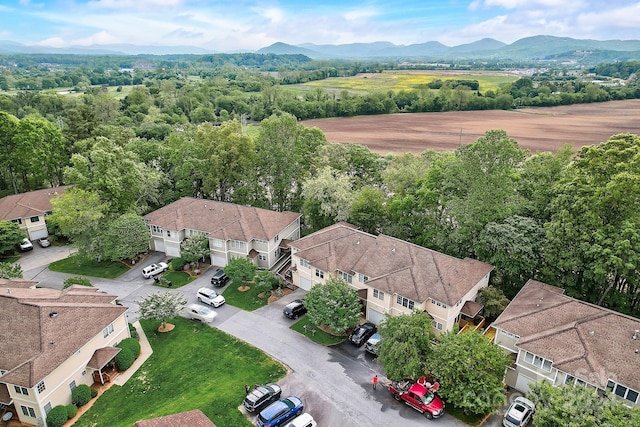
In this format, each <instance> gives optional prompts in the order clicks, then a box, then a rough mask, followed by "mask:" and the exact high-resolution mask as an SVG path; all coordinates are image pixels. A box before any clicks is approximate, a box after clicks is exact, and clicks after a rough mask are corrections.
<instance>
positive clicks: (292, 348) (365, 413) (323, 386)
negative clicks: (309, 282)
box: [20, 246, 501, 427]
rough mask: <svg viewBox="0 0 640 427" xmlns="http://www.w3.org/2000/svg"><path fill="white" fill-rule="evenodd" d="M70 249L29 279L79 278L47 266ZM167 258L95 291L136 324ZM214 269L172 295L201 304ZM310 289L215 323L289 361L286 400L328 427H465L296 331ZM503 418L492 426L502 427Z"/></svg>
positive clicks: (44, 261) (344, 353)
mask: <svg viewBox="0 0 640 427" xmlns="http://www.w3.org/2000/svg"><path fill="white" fill-rule="evenodd" d="M69 253H70V252H69V249H68V248H67V247H56V246H52V247H50V248H39V247H38V248H35V249H34V250H33V251H31V252H29V253H27V254H24V255H23V257H22V259H21V260H20V263H21V265H22V266H23V271H24V277H25V278H27V279H33V280H38V281H39V282H40V285H41V286H46V287H51V288H56V289H61V288H62V281H63V280H64V279H65V278H66V277H69V276H71V275H68V274H62V273H55V272H52V271H50V270H48V269H47V265H48V264H49V263H50V262H53V261H55V260H57V259H61V258H65V257H66V256H68V255H69ZM163 260H165V257H164V255H163V254H160V253H151V254H150V255H149V256H148V257H147V258H146V259H145V260H144V261H143V262H141V263H140V265H139V266H137V267H135V268H133V269H131V271H129V272H127V273H126V274H124V275H122V276H120V277H118V278H117V279H115V280H109V279H98V278H93V277H91V278H90V280H91V282H92V283H93V284H94V286H96V287H98V288H99V289H100V290H103V291H105V292H107V293H110V294H112V295H117V296H118V300H119V301H120V303H122V304H123V305H125V306H127V307H129V310H128V311H127V317H128V320H129V322H134V321H135V320H137V319H138V314H137V309H138V305H137V303H136V301H139V300H140V299H143V298H144V297H145V296H146V295H148V294H149V293H153V292H157V291H158V290H159V288H157V287H154V286H153V280H152V279H144V278H143V277H142V274H141V272H140V270H141V269H142V267H143V266H146V265H148V264H151V263H154V262H158V261H163ZM212 275H213V269H209V270H208V271H206V272H205V273H204V274H203V275H202V277H200V278H198V279H197V280H195V281H193V282H191V283H189V284H188V285H186V286H183V287H181V288H179V289H176V290H170V291H171V292H180V293H182V294H183V295H184V296H185V297H186V298H187V300H188V302H189V303H192V302H196V296H195V294H196V291H197V289H198V288H200V287H202V286H210V284H209V282H210V279H211V276H212ZM303 295H304V291H302V290H300V289H299V290H297V291H296V292H294V293H292V294H290V295H287V296H286V297H283V298H281V299H280V300H278V301H276V302H274V303H272V304H270V305H268V306H265V307H262V308H260V309H258V310H256V311H254V312H245V311H243V310H240V309H237V308H235V307H233V306H230V305H227V304H225V305H223V306H221V307H218V308H216V309H215V310H216V312H217V313H218V316H217V317H216V319H215V320H214V322H213V325H212V326H214V327H217V328H219V329H220V330H222V331H225V332H227V333H229V334H231V335H234V336H236V337H238V338H239V339H241V340H243V341H245V342H247V343H249V344H251V345H253V346H255V347H257V348H260V349H261V350H263V351H265V352H266V353H268V354H270V355H271V356H273V357H274V358H276V359H278V360H279V361H281V362H282V363H283V364H284V365H286V366H287V367H288V369H289V374H288V375H287V376H286V377H285V378H284V379H283V380H282V381H281V382H280V384H281V386H282V388H283V395H288V394H295V395H298V396H299V397H301V398H302V400H303V402H304V403H305V407H306V410H307V411H308V412H309V413H311V414H312V415H313V417H314V418H315V419H316V420H317V421H318V424H319V425H321V426H337V427H356V426H363V427H372V426H381V427H382V426H398V425H402V426H408V427H411V426H424V425H425V424H430V423H434V424H433V425H434V426H436V425H437V426H438V427H459V426H464V425H465V424H464V423H462V422H460V421H458V420H456V419H455V418H453V417H451V416H449V415H446V414H445V416H443V417H442V418H440V419H438V420H435V421H427V420H426V419H425V418H424V417H423V416H422V415H421V414H420V413H418V412H417V411H415V410H413V409H412V408H410V407H408V406H406V405H404V404H402V403H399V402H396V401H395V400H394V399H393V398H392V397H391V395H390V393H389V392H388V391H387V390H386V388H385V387H384V382H385V377H384V371H383V369H382V367H381V366H380V364H379V363H377V362H376V361H375V359H373V358H372V357H371V356H370V355H369V354H368V353H366V352H365V351H364V349H363V348H356V347H354V346H352V345H350V344H349V343H344V344H341V345H339V346H335V347H324V346H322V345H320V344H317V343H315V342H313V341H311V340H309V339H307V338H306V337H305V336H304V335H301V334H299V333H297V332H295V331H292V330H290V329H289V326H290V325H291V324H292V322H293V321H291V320H290V319H287V318H286V317H285V316H283V314H282V308H283V307H284V305H285V304H286V303H288V302H289V301H291V300H293V299H296V298H300V297H301V296H303ZM375 374H377V375H378V376H379V377H380V379H381V383H380V384H378V390H376V391H374V390H373V389H372V378H373V376H374V375H375ZM500 420H501V416H500V415H499V414H498V415H496V416H494V417H492V419H490V420H489V421H488V422H487V423H486V424H485V425H487V426H499V425H500Z"/></svg>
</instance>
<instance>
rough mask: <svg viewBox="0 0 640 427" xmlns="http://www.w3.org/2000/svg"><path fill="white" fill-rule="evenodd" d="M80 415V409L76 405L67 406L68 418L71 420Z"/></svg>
mask: <svg viewBox="0 0 640 427" xmlns="http://www.w3.org/2000/svg"><path fill="white" fill-rule="evenodd" d="M77 414H78V407H77V406H76V405H74V404H71V405H67V418H69V419H71V418H73V417H75V416H76V415H77Z"/></svg>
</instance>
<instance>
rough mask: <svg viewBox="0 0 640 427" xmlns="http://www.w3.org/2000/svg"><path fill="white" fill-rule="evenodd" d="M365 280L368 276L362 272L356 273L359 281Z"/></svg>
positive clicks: (363, 281)
mask: <svg viewBox="0 0 640 427" xmlns="http://www.w3.org/2000/svg"><path fill="white" fill-rule="evenodd" d="M367 280H369V277H367V276H365V275H364V274H362V273H358V281H359V282H360V283H367Z"/></svg>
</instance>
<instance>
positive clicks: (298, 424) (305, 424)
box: [287, 412, 318, 427]
mask: <svg viewBox="0 0 640 427" xmlns="http://www.w3.org/2000/svg"><path fill="white" fill-rule="evenodd" d="M317 425H318V423H316V421H315V420H314V419H313V417H312V416H311V414H308V413H306V412H305V413H304V414H302V415H300V416H298V417H296V418H294V419H292V420H291V421H289V424H287V427H316V426H317Z"/></svg>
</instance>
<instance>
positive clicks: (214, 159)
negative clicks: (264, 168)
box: [196, 121, 256, 203]
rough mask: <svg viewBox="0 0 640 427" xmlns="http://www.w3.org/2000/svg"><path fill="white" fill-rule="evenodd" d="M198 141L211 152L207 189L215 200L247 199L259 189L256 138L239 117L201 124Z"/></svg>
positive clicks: (206, 178) (208, 163) (208, 164)
mask: <svg viewBox="0 0 640 427" xmlns="http://www.w3.org/2000/svg"><path fill="white" fill-rule="evenodd" d="M196 142H197V143H200V144H202V145H204V146H205V147H206V152H207V163H206V170H207V172H208V173H207V174H206V175H205V177H204V182H203V184H204V190H205V191H206V192H207V193H208V194H209V195H210V197H211V198H213V199H214V200H220V201H224V202H236V203H246V202H248V201H249V200H251V196H253V195H254V193H255V186H254V184H255V182H256V177H255V174H256V152H255V144H254V142H253V139H252V138H251V137H250V136H249V135H246V134H244V133H242V127H241V126H240V123H238V122H237V121H231V122H225V123H223V124H222V126H213V125H212V124H211V123H204V124H202V125H200V126H198V129H197V132H196Z"/></svg>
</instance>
